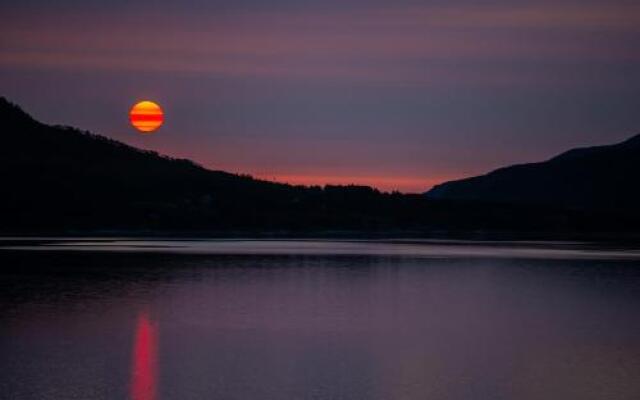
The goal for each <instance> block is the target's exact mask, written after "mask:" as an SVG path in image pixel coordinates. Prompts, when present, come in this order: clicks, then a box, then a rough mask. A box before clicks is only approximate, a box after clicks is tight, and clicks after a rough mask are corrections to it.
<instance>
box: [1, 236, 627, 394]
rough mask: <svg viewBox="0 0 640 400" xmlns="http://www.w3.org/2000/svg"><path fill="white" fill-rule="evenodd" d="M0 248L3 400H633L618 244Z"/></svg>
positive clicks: (23, 244) (50, 244)
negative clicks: (4, 399) (0, 269)
mask: <svg viewBox="0 0 640 400" xmlns="http://www.w3.org/2000/svg"><path fill="white" fill-rule="evenodd" d="M0 247H3V248H0V265H1V268H2V275H1V279H2V280H1V283H2V290H1V291H0V311H1V314H0V318H1V319H2V321H1V324H0V351H1V355H2V358H1V359H0V376H2V379H0V394H1V396H0V397H2V398H8V399H135V400H143V399H146V400H152V399H157V400H159V399H267V400H268V399H380V400H382V399H435V400H438V399H453V400H456V399H487V400H494V399H524V400H526V399H545V400H546V399H637V398H640V319H639V318H638V315H639V311H640V262H639V260H640V258H639V257H638V256H637V253H636V252H635V251H633V250H631V249H626V248H623V247H620V246H607V247H606V248H602V247H601V246H594V245H589V244H584V243H541V242H512V243H486V242H483V243H476V242H442V241H439V242H433V241H428V242H424V241H391V242H389V241H383V242H371V241H365V242H363V241H346V242H345V241H341V242H334V241H302V242H298V241H168V240H167V241H157V240H153V241H150V240H130V239H118V240H102V239H92V240H86V239H84V240H79V239H78V240H73V239H72V240H62V241H60V240H50V239H40V240H36V241H16V240H4V241H3V243H1V244H0Z"/></svg>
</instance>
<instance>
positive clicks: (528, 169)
mask: <svg viewBox="0 0 640 400" xmlns="http://www.w3.org/2000/svg"><path fill="white" fill-rule="evenodd" d="M635 178H637V179H640V134H639V135H634V136H632V137H630V138H629V139H626V140H624V141H622V142H619V143H615V144H610V145H602V146H591V147H581V148H575V149H571V150H568V151H565V152H563V153H560V154H558V155H557V156H554V157H551V158H550V159H548V160H546V161H541V162H534V163H526V164H515V165H512V166H507V167H502V168H498V169H496V170H494V171H491V172H489V173H487V174H484V175H479V176H474V177H469V178H465V179H460V180H455V181H450V182H445V183H442V184H439V185H436V186H434V187H433V188H432V189H431V190H429V191H428V192H426V197H427V198H431V199H448V200H454V199H455V200H464V201H489V202H499V203H512V204H529V205H550V204H556V205H562V206H564V207H572V208H582V209H603V208H611V207H622V208H625V209H630V208H633V207H634V206H635V204H638V202H639V201H640V190H638V189H637V188H635V186H634V185H633V180H634V179H635Z"/></svg>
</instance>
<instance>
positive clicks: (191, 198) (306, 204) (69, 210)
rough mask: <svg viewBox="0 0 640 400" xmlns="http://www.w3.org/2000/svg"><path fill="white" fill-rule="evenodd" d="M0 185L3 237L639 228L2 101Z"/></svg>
mask: <svg viewBox="0 0 640 400" xmlns="http://www.w3.org/2000/svg"><path fill="white" fill-rule="evenodd" d="M587 152H588V151H587ZM574 157H576V156H575V155H571V154H568V155H566V156H565V158H569V159H570V158H574ZM0 182H1V185H2V186H1V187H2V191H0V233H3V234H5V235H6V234H16V233H17V234H36V233H37V234H101V233H105V232H111V233H122V234H130V233H136V232H138V233H141V234H162V233H163V232H164V233H175V232H180V233H185V234H189V235H191V234H206V235H209V234H220V235H228V234H238V233H239V234H251V235H253V234H256V233H268V234H272V233H274V232H280V233H281V234H287V235H314V234H316V233H318V232H324V233H327V232H328V233H327V234H330V235H334V234H344V232H351V233H349V234H350V235H354V232H356V233H355V234H357V235H359V234H366V235H371V234H374V235H385V236H398V235H421V236H422V235H431V234H433V233H434V232H443V231H444V232H462V233H463V234H468V233H469V232H489V231H491V232H496V231H499V232H532V231H536V232H538V231H544V232H554V233H556V232H594V231H611V230H616V231H627V232H629V231H632V232H637V231H639V230H640V229H638V227H639V226H640V224H638V218H635V217H634V218H629V216H628V215H627V214H616V212H615V210H613V211H611V210H606V211H603V212H601V213H599V214H593V213H588V214H585V213H581V212H576V211H574V210H570V209H565V208H563V207H558V206H557V205H548V206H544V207H538V206H535V207H532V206H528V205H513V206H505V205H503V204H492V203H491V202H482V201H480V202H477V201H473V202H470V201H467V200H466V199H463V200H462V201H460V200H457V199H453V200H449V199H445V200H441V199H434V198H428V197H425V196H423V195H421V194H415V195H410V194H400V193H381V192H380V191H378V190H376V189H373V188H370V187H366V186H355V185H352V186H331V185H327V186H324V187H319V186H313V187H305V186H292V185H286V184H279V183H273V182H267V181H262V180H257V179H254V178H252V177H250V176H246V175H237V174H231V173H228V172H223V171H212V170H208V169H206V168H203V167H201V166H199V165H197V164H195V163H193V162H191V161H188V160H182V159H174V158H171V157H167V156H163V155H160V154H157V153H155V152H150V151H144V150H140V149H136V148H134V147H131V146H128V145H126V144H123V143H121V142H118V141H115V140H112V139H108V138H106V137H103V136H99V135H95V134H92V133H89V132H85V131H81V130H78V129H75V128H71V127H65V126H49V125H46V124H42V123H40V122H38V121H36V120H35V119H33V118H32V117H31V116H29V115H28V114H27V113H26V112H24V111H23V110H22V109H21V108H20V107H18V106H16V105H14V104H12V103H10V102H9V101H7V100H6V99H4V98H0ZM612 192H614V193H619V192H618V191H616V190H614V189H612ZM430 197H438V196H430Z"/></svg>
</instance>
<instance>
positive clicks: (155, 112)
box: [129, 100, 164, 133]
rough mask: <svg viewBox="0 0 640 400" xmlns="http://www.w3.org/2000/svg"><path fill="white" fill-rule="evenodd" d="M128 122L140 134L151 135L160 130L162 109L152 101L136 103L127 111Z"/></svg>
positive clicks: (162, 116) (162, 117)
mask: <svg viewBox="0 0 640 400" xmlns="http://www.w3.org/2000/svg"><path fill="white" fill-rule="evenodd" d="M129 120H130V121H131V125H133V127H134V128H136V129H137V130H139V131H140V132H142V133H151V132H153V131H155V130H156V129H158V128H160V126H161V125H162V123H163V122H164V113H163V112H162V108H160V106H159V105H158V104H156V103H154V102H153V101H148V100H145V101H141V102H138V103H136V104H135V105H134V106H133V107H132V108H131V111H129Z"/></svg>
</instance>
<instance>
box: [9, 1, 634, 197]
mask: <svg viewBox="0 0 640 400" xmlns="http://www.w3.org/2000/svg"><path fill="white" fill-rule="evenodd" d="M0 13H1V15H2V16H3V24H2V25H1V26H0V35H1V36H0V37H1V38H2V39H1V40H0V87H2V93H0V95H4V96H7V97H8V98H9V99H10V100H12V101H15V102H17V103H19V104H20V105H22V106H24V107H25V108H26V109H27V111H29V112H32V113H33V114H34V116H35V117H36V118H38V119H41V120H43V121H45V122H50V123H58V124H67V125H74V126H77V127H79V128H81V129H88V130H91V131H93V132H94V133H98V134H103V135H106V136H109V137H112V138H114V139H117V140H122V141H124V142H127V143H129V144H132V145H135V146H139V147H143V148H147V149H153V150H157V151H160V152H162V153H166V154H169V155H172V156H176V157H185V158H190V159H193V160H194V161H196V162H198V163H200V164H202V165H204V166H206V167H209V168H214V169H222V170H228V171H231V172H238V173H249V174H252V175H254V176H256V177H261V178H268V179H272V178H275V179H278V180H280V181H286V182H291V183H304V184H323V183H352V182H353V183H361V184H369V185H373V186H376V187H378V188H381V189H384V190H395V189H398V190H402V191H408V192H421V191H424V190H426V189H427V188H428V187H430V186H432V185H433V184H436V183H438V182H441V181H443V180H448V179H453V178H457V177H464V176H468V175H473V174H479V173H484V172H487V171H488V170H491V169H493V168H496V167H499V166H502V165H505V164H511V163H519V162H527V161H536V160H540V159H546V158H548V157H550V156H552V155H554V154H556V153H558V152H560V151H563V150H565V149H568V148H570V147H574V146H585V145H593V144H604V143H611V142H616V141H619V140H623V139H624V138H626V137H628V136H631V135H632V134H634V133H637V132H639V131H640V113H638V108H639V107H640V100H639V98H638V93H639V90H640V45H639V43H640V5H639V4H637V2H633V1H626V0H613V1H605V0H586V1H571V0H570V1H567V0H561V1H550V0H549V1H547V0H543V1H527V0H513V1H506V0H490V1H487V2H482V3H481V4H480V3H478V2H472V1H469V0H453V1H444V0H435V1H434V0H431V1H413V0H398V1H393V2H390V1H382V0H369V1H364V0H343V1H337V0H329V1H327V2H322V3H321V4H320V3H317V2H309V1H305V0H298V1H293V0H276V1H273V2H269V3H265V2H262V1H258V0H241V1H234V2H230V1H207V2H204V1H199V0H187V1H183V2H179V3H178V2H171V1H168V0H160V1H159V2H155V3H153V7H150V6H149V5H148V4H146V3H145V2H136V3H135V4H131V3H130V2H126V1H124V0H115V1H114V2H109V4H103V2H98V1H84V2H77V1H74V0H61V1H59V2H56V3H55V5H54V4H51V3H50V2H45V1H42V0H25V1H24V2H20V3H15V4H9V3H3V4H2V5H0ZM141 15H144V18H142V19H141V18H140V16H141ZM141 98H145V99H150V100H154V101H157V102H158V103H159V104H161V105H162V107H163V109H164V111H165V113H166V119H165V123H164V125H163V127H162V130H161V131H160V132H159V133H158V134H156V135H153V136H151V137H140V135H137V134H135V131H134V130H132V129H131V127H130V126H129V124H128V111H129V108H130V106H131V103H132V102H134V101H136V100H138V99H141Z"/></svg>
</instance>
